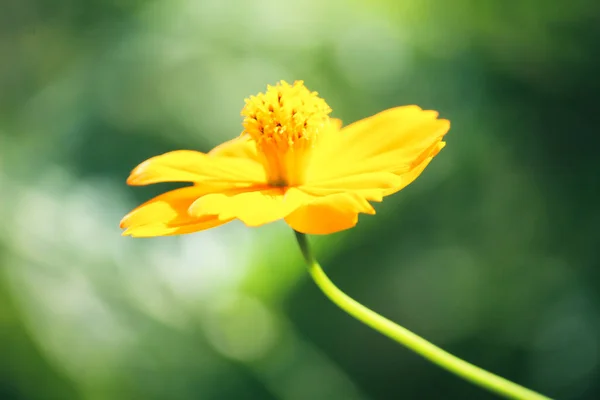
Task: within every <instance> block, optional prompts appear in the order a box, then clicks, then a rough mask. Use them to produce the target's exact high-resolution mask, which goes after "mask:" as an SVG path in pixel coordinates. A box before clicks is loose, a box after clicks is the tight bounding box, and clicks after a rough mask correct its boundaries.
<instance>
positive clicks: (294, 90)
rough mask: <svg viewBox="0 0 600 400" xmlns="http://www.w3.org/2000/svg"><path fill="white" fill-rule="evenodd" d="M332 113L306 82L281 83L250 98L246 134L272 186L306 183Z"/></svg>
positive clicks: (243, 112) (247, 102) (247, 109)
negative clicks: (312, 156) (312, 157)
mask: <svg viewBox="0 0 600 400" xmlns="http://www.w3.org/2000/svg"><path fill="white" fill-rule="evenodd" d="M330 112H331V108H329V106H328V105H327V103H325V100H323V99H322V98H320V97H319V96H318V93H317V92H311V91H309V90H308V89H307V88H306V87H305V86H304V83H303V82H302V81H296V82H294V84H293V85H290V84H288V83H287V82H285V81H281V82H279V83H278V84H277V85H275V86H268V87H267V91H266V92H265V93H259V94H258V95H256V96H251V97H250V98H249V99H246V105H245V106H244V109H243V110H242V116H244V117H245V119H244V122H243V125H244V133H243V134H247V135H250V137H251V138H252V139H254V140H255V141H256V145H257V149H258V150H259V153H261V155H262V158H263V165H264V167H265V170H266V172H267V176H268V179H269V183H270V184H271V185H273V186H285V187H287V186H297V185H300V184H302V183H303V181H304V175H305V171H306V163H307V162H308V160H309V158H310V151H311V149H312V147H313V146H314V144H315V141H316V140H317V137H318V135H319V132H320V131H322V130H323V129H324V128H325V127H326V126H327V125H328V124H329V117H328V114H329V113H330Z"/></svg>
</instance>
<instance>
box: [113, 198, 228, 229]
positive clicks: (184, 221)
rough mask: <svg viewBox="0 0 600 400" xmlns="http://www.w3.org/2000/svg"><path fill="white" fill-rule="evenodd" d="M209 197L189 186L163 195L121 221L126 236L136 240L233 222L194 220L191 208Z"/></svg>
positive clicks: (209, 219) (207, 219)
mask: <svg viewBox="0 0 600 400" xmlns="http://www.w3.org/2000/svg"><path fill="white" fill-rule="evenodd" d="M204 194H206V188H201V187H197V186H191V187H185V188H181V189H176V190H172V191H170V192H167V193H164V194H161V195H160V196H157V197H155V198H153V199H152V200H149V201H147V202H146V203H144V204H142V205H141V206H139V207H137V208H136V209H134V210H133V211H131V212H130V213H129V214H127V215H126V216H125V217H124V218H123V219H122V220H121V228H124V229H126V230H125V232H123V235H130V236H135V237H151V236H167V235H179V234H183V233H191V232H196V231H200V230H204V229H208V228H212V227H215V226H218V225H222V224H225V223H227V222H229V221H228V220H219V219H218V218H217V217H216V216H214V215H213V216H203V217H202V218H197V217H193V216H191V215H189V214H188V208H189V206H190V205H191V204H192V203H193V202H194V201H195V200H196V199H198V197H200V196H203V195H204Z"/></svg>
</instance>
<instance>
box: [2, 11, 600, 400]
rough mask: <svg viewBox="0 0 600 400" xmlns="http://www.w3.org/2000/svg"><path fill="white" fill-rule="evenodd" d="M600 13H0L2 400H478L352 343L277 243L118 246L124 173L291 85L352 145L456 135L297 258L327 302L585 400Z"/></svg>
mask: <svg viewBox="0 0 600 400" xmlns="http://www.w3.org/2000/svg"><path fill="white" fill-rule="evenodd" d="M599 20H600V3H597V2H592V1H584V0H571V1H569V2H544V1H542V0H522V1H520V2H512V3H506V2H497V1H491V0H484V1H474V0H456V1H454V2H446V3H442V2H438V1H433V0H425V1H418V2H417V1H404V2H396V1H392V0H375V1H369V2H367V1H359V0H347V1H343V0H333V1H329V2H324V1H317V0H305V1H302V2H282V1H276V0H257V1H252V2H249V1H248V2H246V1H243V0H237V1H234V0H228V1H218V0H201V1H192V0H172V1H166V0H152V1H151V0H135V1H116V0H86V1H74V0H56V1H53V2H44V1H39V0H3V2H2V4H1V5H0V58H1V59H2V60H3V62H2V63H0V188H1V193H2V196H1V198H0V217H1V218H2V224H1V225H0V398H2V399H79V398H83V399H93V400H95V399H138V398H146V399H164V398H171V399H192V398H193V399H229V398H231V399H269V398H274V399H285V400H296V399H316V400H318V399H332V400H333V399H344V400H346V399H357V400H358V399H395V398H409V399H412V398H419V399H429V398H433V399H435V398H461V399H468V398H474V399H482V398H492V396H491V395H488V394H487V393H483V392H482V391H481V390H480V389H478V388H474V387H472V386H471V385H469V384H467V383H465V382H463V381H460V380H458V379H457V378H455V377H454V376H450V375H449V374H447V373H445V372H444V371H441V370H439V369H438V368H437V367H434V366H433V365H431V364H429V363H428V362H426V361H424V360H422V359H420V358H418V357H417V356H415V355H413V354H411V353H409V352H407V351H406V350H404V349H403V348H399V347H398V346H397V345H396V344H394V343H392V342H391V341H389V340H387V339H386V338H384V337H380V336H379V335H378V334H376V333H374V332H372V331H370V330H369V329H368V328H366V327H364V326H362V325H360V324H359V323H357V322H356V321H354V320H352V319H350V318H349V317H348V316H346V315H345V314H344V313H342V312H341V311H340V310H338V309H336V308H335V307H334V306H333V305H331V304H330V303H329V302H328V301H327V300H326V299H325V298H324V297H323V296H322V294H321V293H319V292H318V289H317V288H316V287H315V286H314V285H313V284H312V282H311V281H310V280H309V279H308V277H307V276H306V274H305V271H304V267H303V264H302V260H301V257H300V254H299V251H298V250H297V249H296V246H295V243H294V240H293V235H292V234H291V232H290V231H289V229H288V228H287V227H286V226H285V225H284V224H282V223H277V224H272V225H270V226H266V227H263V228H259V229H252V230H250V229H248V228H245V227H244V226H241V225H240V224H229V225H227V226H224V227H222V228H218V229H215V230H211V231H206V232H201V233H197V234H194V235H188V236H183V237H176V238H157V239H147V240H131V239H128V238H122V237H120V236H119V235H120V231H119V229H118V226H117V225H118V221H119V220H120V218H121V216H122V215H124V214H125V213H126V212H127V211H128V210H129V209H131V208H132V207H134V206H135V205H136V204H138V203H139V202H141V201H143V200H145V199H147V198H149V197H150V196H152V195H154V194H157V193H159V192H162V191H164V190H165V186H166V185H163V186H160V187H148V188H135V190H133V189H132V188H128V187H126V185H125V183H124V182H125V178H126V176H127V175H128V173H129V171H130V170H131V168H132V167H133V166H135V165H136V164H137V163H139V162H140V161H142V160H144V159H146V158H148V157H150V156H152V155H155V154H159V153H162V152H166V151H169V150H173V149H178V148H190V149H199V150H203V151H206V150H209V149H210V148H211V147H212V146H214V145H216V144H218V143H220V142H222V141H223V140H226V139H228V138H231V137H234V136H236V135H238V134H239V132H240V131H241V125H240V122H241V118H240V117H239V111H240V109H241V107H242V105H243V99H244V98H245V97H247V96H248V95H250V94H254V93H256V92H258V91H261V90H263V88H264V87H265V85H266V84H269V83H274V82H276V81H278V80H280V79H286V80H288V81H293V80H294V79H303V80H305V82H306V84H307V86H308V87H309V88H311V89H313V90H317V91H319V92H320V93H321V95H322V96H323V97H324V98H325V99H326V100H327V101H328V103H329V104H330V105H331V106H332V108H333V109H334V115H335V116H336V117H340V118H342V119H343V120H344V121H346V122H347V123H349V122H352V121H355V120H358V119H360V118H363V117H366V116H368V115H371V114H373V113H376V112H378V111H381V110H383V109H385V108H388V107H392V106H396V105H401V104H409V103H415V104H419V105H421V106H422V107H425V108H431V109H436V110H439V111H440V112H441V114H442V116H444V117H446V118H449V119H450V120H451V121H452V124H453V127H452V130H451V131H450V134H449V135H448V146H447V147H446V148H445V149H444V150H443V152H442V153H441V154H440V156H438V157H437V158H436V160H435V161H434V162H433V163H432V164H431V166H430V167H428V169H427V170H426V172H425V173H424V174H423V176H422V177H420V178H419V179H418V180H417V181H416V182H415V183H414V184H412V185H411V186H410V187H408V188H407V189H405V190H404V191H402V192H401V193H399V194H397V195H395V196H393V197H391V198H389V199H387V200H386V202H384V203H382V204H379V205H377V211H378V215H377V216H375V217H370V216H362V217H361V220H360V223H359V225H358V226H357V227H356V228H355V229H353V230H351V231H348V232H344V233H339V234H336V235H332V236H331V237H327V238H320V237H319V238H312V240H313V242H314V243H315V245H316V248H317V251H318V253H319V257H320V259H321V261H322V263H323V265H325V266H327V270H328V272H329V273H330V274H331V277H332V280H334V281H335V282H337V283H338V284H339V285H340V287H342V288H343V289H344V290H346V291H347V292H348V293H349V294H351V295H353V296H355V297H356V298H357V299H358V300H359V301H362V302H364V303H365V304H366V305H368V306H370V307H373V308H374V309H375V310H377V311H379V312H381V313H382V314H383V315H386V316H388V317H390V318H391V319H393V320H395V321H397V322H399V323H400V324H402V325H405V326H406V327H408V328H409V329H412V330H414V331H415V332H417V333H419V334H421V335H423V336H424V337H426V338H428V339H430V340H432V341H433V342H435V343H436V344H439V345H441V346H442V347H444V348H446V349H448V350H450V351H451V352H453V353H455V354H457V355H458V356H461V357H464V358H465V359H467V360H469V361H471V362H474V363H475V364H478V365H480V366H482V367H484V368H486V369H489V370H491V371H493V372H496V373H499V374H501V375H503V376H506V377H507V378H509V379H512V380H514V381H516V382H519V383H521V384H524V385H526V386H529V387H531V388H533V389H535V390H538V391H541V392H542V393H544V394H547V395H550V396H552V397H556V398H561V399H596V398H599V397H600V366H599V362H600V358H599V357H600V319H599V317H598V316H599V315H600V313H599V311H600V297H599V295H598V288H599V284H598V282H600V273H599V268H598V267H599V259H598V255H597V247H598V235H597V232H596V231H597V228H596V227H597V226H598V224H599V223H600V210H599V209H598V207H597V205H598V204H600V184H599V181H598V176H600V162H598V157H597V155H596V149H597V147H598V140H599V139H598V135H597V131H598V126H600V113H598V112H597V108H598V106H599V105H600V104H599V102H598V93H599V92H600V80H599V79H598V71H599V70H600V24H599V23H598V21H599Z"/></svg>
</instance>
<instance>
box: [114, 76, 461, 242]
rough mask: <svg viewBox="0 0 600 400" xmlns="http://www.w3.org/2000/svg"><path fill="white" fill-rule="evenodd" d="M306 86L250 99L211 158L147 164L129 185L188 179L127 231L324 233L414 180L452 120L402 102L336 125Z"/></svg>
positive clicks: (179, 155) (138, 213)
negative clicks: (240, 225) (281, 225)
mask: <svg viewBox="0 0 600 400" xmlns="http://www.w3.org/2000/svg"><path fill="white" fill-rule="evenodd" d="M330 112H331V108H329V106H328V105H327V103H326V102H325V101H324V100H323V99H322V98H320V97H318V94H317V93H316V92H311V91H309V90H308V89H307V88H306V87H305V86H304V84H303V82H302V81H297V82H295V83H294V84H293V85H290V84H288V83H286V82H284V81H282V82H280V83H278V84H277V85H275V86H268V88H267V91H266V92H265V93H260V94H258V95H256V96H251V97H250V98H249V99H246V105H245V106H244V109H243V110H242V116H244V117H245V119H244V122H243V126H244V131H243V132H242V134H241V136H239V137H237V138H235V139H233V140H230V141H228V142H226V143H223V144H221V145H220V146H217V147H216V148H214V149H213V150H211V151H210V152H208V153H201V152H198V151H192V150H179V151H172V152H169V153H165V154H162V155H159V156H156V157H153V158H150V159H148V160H146V161H144V162H143V163H141V164H140V165H139V166H137V167H136V168H135V169H134V170H133V171H132V172H131V175H130V176H129V178H128V180H127V183H128V184H129V185H134V186H141V185H149V184H153V183H159V182H189V183H192V185H191V186H187V187H184V188H181V189H176V190H173V191H170V192H167V193H164V194H162V195H160V196H158V197H156V198H154V199H152V200H150V201H148V202H147V203H145V204H143V205H141V206H139V207H138V208H136V209H135V210H133V211H132V212H130V213H129V214H128V215H127V216H125V218H123V220H122V221H121V227H122V228H124V229H125V231H124V233H123V234H124V235H131V236H135V237H150V236H166V235H178V234H184V233H191V232H196V231H200V230H204V229H208V228H212V227H216V226H219V225H222V224H225V223H227V222H229V221H232V220H234V219H238V220H240V221H242V222H244V223H245V224H246V225H248V226H259V225H263V224H267V223H269V222H273V221H276V220H279V219H284V220H285V221H286V222H287V223H288V224H289V225H290V226H291V227H292V228H293V229H294V230H296V231H298V232H302V233H307V234H329V233H334V232H338V231H341V230H344V229H348V228H351V227H353V226H355V225H356V223H357V221H358V214H359V213H365V214H375V210H374V209H373V207H372V206H371V204H370V203H369V202H373V201H376V202H378V201H381V200H382V199H383V197H384V196H387V195H390V194H392V193H395V192H397V191H399V190H401V189H402V188H404V187H405V186H406V185H408V184H409V183H411V182H412V181H413V180H415V178H416V177H417V176H419V174H420V173H421V172H422V171H423V169H424V168H425V167H426V166H427V164H429V162H430V161H431V159H432V158H433V157H434V156H435V155H436V154H437V153H438V152H439V151H440V150H441V149H442V148H443V147H444V144H445V143H444V142H443V141H442V138H443V136H444V135H445V134H446V132H447V131H448V129H449V128H450V122H449V121H448V120H445V119H438V113H437V112H436V111H425V110H422V109H421V108H419V107H417V106H403V107H397V108H392V109H389V110H386V111H383V112H381V113H379V114H377V115H374V116H372V117H369V118H366V119H363V120H360V121H358V122H355V123H353V124H350V125H348V126H346V127H343V128H342V123H341V121H339V120H337V119H334V118H330V117H329V113H330Z"/></svg>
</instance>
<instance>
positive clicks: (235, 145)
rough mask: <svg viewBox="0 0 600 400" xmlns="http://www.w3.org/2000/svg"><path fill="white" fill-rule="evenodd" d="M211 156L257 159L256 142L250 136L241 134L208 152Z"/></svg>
mask: <svg viewBox="0 0 600 400" xmlns="http://www.w3.org/2000/svg"><path fill="white" fill-rule="evenodd" d="M208 154H209V155H211V156H217V157H236V158H247V159H251V160H256V161H259V158H258V154H257V152H256V142H255V141H254V140H251V138H250V136H248V135H243V136H239V137H236V138H235V139H231V140H229V141H227V142H225V143H222V144H220V145H218V146H217V147H215V148H214V149H212V150H211V151H209V152H208Z"/></svg>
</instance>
